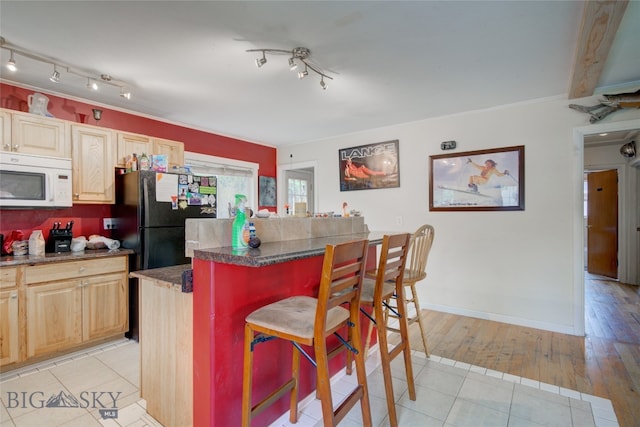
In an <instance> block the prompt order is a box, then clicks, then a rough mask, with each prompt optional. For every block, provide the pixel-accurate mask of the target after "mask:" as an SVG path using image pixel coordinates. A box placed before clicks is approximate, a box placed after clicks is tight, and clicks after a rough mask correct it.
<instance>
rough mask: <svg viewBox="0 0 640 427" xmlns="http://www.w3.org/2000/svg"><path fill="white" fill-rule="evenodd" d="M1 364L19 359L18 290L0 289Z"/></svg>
mask: <svg viewBox="0 0 640 427" xmlns="http://www.w3.org/2000/svg"><path fill="white" fill-rule="evenodd" d="M0 334H1V336H2V339H1V340H0V365H8V364H10V363H15V362H17V361H18V290H17V289H13V290H10V291H0Z"/></svg>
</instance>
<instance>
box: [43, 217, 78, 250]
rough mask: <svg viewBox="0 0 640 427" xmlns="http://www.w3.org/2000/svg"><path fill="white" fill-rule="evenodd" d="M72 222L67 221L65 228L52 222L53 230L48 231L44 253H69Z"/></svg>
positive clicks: (58, 223)
mask: <svg viewBox="0 0 640 427" xmlns="http://www.w3.org/2000/svg"><path fill="white" fill-rule="evenodd" d="M72 228H73V221H69V222H68V223H67V226H66V227H65V228H62V223H60V222H54V223H53V228H52V229H51V230H49V238H48V239H47V246H46V248H45V251H46V252H51V253H58V252H70V251H71V239H72V238H73V231H72Z"/></svg>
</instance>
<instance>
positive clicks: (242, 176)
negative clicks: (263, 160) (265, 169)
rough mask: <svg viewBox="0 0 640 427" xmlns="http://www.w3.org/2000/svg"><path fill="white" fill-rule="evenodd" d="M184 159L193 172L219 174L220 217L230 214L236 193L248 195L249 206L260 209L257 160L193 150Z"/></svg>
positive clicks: (203, 174) (200, 174) (218, 213)
mask: <svg viewBox="0 0 640 427" xmlns="http://www.w3.org/2000/svg"><path fill="white" fill-rule="evenodd" d="M184 162H185V165H186V166H189V167H190V168H191V172H192V173H193V174H194V175H198V176H215V177H217V180H218V188H217V212H216V217H217V218H229V217H230V215H229V207H233V205H234V204H235V201H236V198H235V195H236V194H244V195H245V196H247V200H248V203H247V207H249V208H252V209H253V210H254V211H257V210H258V198H257V197H258V191H257V188H258V166H259V165H258V164H257V163H251V162H245V161H242V160H234V159H227V158H224V157H216V156H210V155H207V154H200V153H192V152H185V153H184Z"/></svg>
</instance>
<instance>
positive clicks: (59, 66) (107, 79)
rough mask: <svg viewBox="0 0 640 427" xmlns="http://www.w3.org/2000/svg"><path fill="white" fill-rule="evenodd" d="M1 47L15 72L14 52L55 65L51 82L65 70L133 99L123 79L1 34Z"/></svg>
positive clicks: (93, 87) (91, 86)
mask: <svg viewBox="0 0 640 427" xmlns="http://www.w3.org/2000/svg"><path fill="white" fill-rule="evenodd" d="M0 48H2V49H6V50H8V51H9V52H11V57H10V59H9V62H7V68H8V69H9V70H10V71H14V72H15V71H17V69H18V68H17V66H16V61H15V59H14V58H13V57H14V54H15V55H19V56H23V57H25V58H28V59H31V60H34V61H38V62H43V63H45V64H50V65H53V73H52V74H51V76H50V77H49V80H50V81H51V82H53V83H58V82H60V78H61V75H60V70H63V71H64V72H66V73H68V74H73V75H75V76H78V77H82V78H85V79H87V88H88V89H91V90H98V81H101V82H102V83H103V84H106V85H109V86H114V87H117V88H120V96H122V97H123V98H126V99H131V91H130V90H129V87H130V86H129V85H128V84H126V83H124V82H122V81H116V80H115V79H113V78H112V77H111V76H110V75H109V74H99V75H97V76H95V75H94V74H93V73H92V72H90V71H85V70H83V69H81V68H77V67H72V66H71V65H68V64H65V63H62V62H60V61H58V60H55V59H53V58H50V57H47V56H44V55H41V54H39V53H35V52H31V51H29V50H27V49H23V48H21V47H19V46H16V45H13V44H11V43H8V42H7V41H6V40H5V38H4V37H1V36H0ZM265 62H266V61H265Z"/></svg>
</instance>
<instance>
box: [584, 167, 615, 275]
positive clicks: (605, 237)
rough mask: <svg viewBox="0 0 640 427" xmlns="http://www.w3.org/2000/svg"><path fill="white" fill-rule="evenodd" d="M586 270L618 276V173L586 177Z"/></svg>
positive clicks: (603, 173) (604, 172)
mask: <svg viewBox="0 0 640 427" xmlns="http://www.w3.org/2000/svg"><path fill="white" fill-rule="evenodd" d="M587 271H588V272H589V273H592V274H598V275H601V276H606V277H612V278H617V277H618V172H617V171H616V170H608V171H603V172H592V173H589V174H588V175H587Z"/></svg>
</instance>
